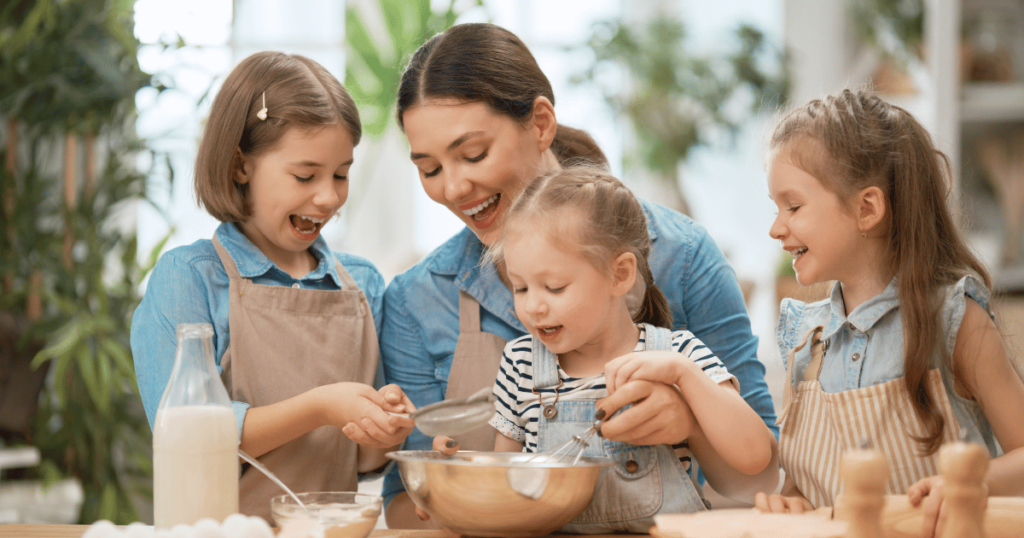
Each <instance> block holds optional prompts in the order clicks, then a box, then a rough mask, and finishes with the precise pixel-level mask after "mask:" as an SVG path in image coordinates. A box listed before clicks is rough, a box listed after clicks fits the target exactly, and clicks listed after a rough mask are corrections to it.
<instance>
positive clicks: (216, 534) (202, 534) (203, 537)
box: [192, 518, 227, 538]
mask: <svg viewBox="0 0 1024 538" xmlns="http://www.w3.org/2000/svg"><path fill="white" fill-rule="evenodd" d="M192 536H193V537H194V538H227V535H226V534H224V530H223V529H221V528H220V523H219V522H217V521H216V520H213V519H210V518H203V519H200V520H199V521H196V523H195V525H192Z"/></svg>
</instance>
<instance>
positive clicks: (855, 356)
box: [850, 353, 860, 362]
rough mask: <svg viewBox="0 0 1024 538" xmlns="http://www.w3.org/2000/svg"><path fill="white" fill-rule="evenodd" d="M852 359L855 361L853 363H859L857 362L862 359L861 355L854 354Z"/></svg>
mask: <svg viewBox="0 0 1024 538" xmlns="http://www.w3.org/2000/svg"><path fill="white" fill-rule="evenodd" d="M850 358H851V359H853V362H857V360H858V359H860V353H854V354H853V357H850Z"/></svg>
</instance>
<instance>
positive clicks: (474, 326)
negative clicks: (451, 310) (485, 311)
mask: <svg viewBox="0 0 1024 538" xmlns="http://www.w3.org/2000/svg"><path fill="white" fill-rule="evenodd" d="M472 332H480V303H478V302H476V299H474V298H473V296H472V295H470V294H468V293H466V292H465V291H462V290H459V334H463V333H472Z"/></svg>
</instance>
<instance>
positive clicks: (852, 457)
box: [835, 448, 889, 538]
mask: <svg viewBox="0 0 1024 538" xmlns="http://www.w3.org/2000/svg"><path fill="white" fill-rule="evenodd" d="M839 474H840V476H842V478H843V493H842V495H841V496H840V498H839V499H837V502H836V506H835V518H836V519H841V520H844V521H846V522H848V523H849V524H850V527H849V530H848V531H847V534H846V536H847V538H882V523H881V517H882V507H883V506H884V505H885V485H886V483H888V481H889V463H888V462H887V461H886V460H885V456H884V455H883V454H882V452H881V451H878V450H872V449H868V448H857V449H850V450H847V451H846V452H845V453H844V454H843V459H842V461H841V462H840V463H839Z"/></svg>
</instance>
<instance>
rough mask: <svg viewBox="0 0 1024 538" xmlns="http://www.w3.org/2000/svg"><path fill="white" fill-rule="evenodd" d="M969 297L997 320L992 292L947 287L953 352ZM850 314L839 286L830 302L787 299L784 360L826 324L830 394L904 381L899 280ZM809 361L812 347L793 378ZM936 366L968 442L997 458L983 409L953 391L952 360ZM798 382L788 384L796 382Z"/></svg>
mask: <svg viewBox="0 0 1024 538" xmlns="http://www.w3.org/2000/svg"><path fill="white" fill-rule="evenodd" d="M968 297H970V298H971V299H973V300H974V301H976V302H977V303H978V304H980V305H981V306H982V307H984V308H985V310H986V311H987V312H988V313H989V315H990V316H992V309H991V297H990V293H989V290H988V289H987V288H986V287H985V285H984V284H983V283H982V282H981V281H979V280H978V279H977V278H975V277H973V276H965V277H963V278H962V279H960V281H959V282H957V283H956V284H954V285H952V286H950V287H949V288H947V289H946V291H945V293H944V299H943V304H942V309H941V312H940V317H941V322H942V330H943V333H944V335H945V338H944V340H945V341H944V344H945V346H946V349H947V350H949V351H952V350H953V346H954V345H955V343H956V335H957V332H958V331H959V330H960V324H961V323H962V322H963V319H964V312H965V311H966V309H967V298H968ZM845 312H846V307H845V305H844V303H843V293H842V289H841V287H840V284H839V283H838V282H837V283H836V284H835V285H834V286H833V287H832V295H831V297H830V298H829V299H823V300H821V301H818V302H815V303H810V304H807V303H803V302H801V301H796V300H793V299H784V300H783V301H782V305H781V307H780V313H779V324H778V329H777V334H776V338H777V340H778V344H779V351H781V352H782V359H783V361H788V359H789V352H790V351H791V350H792V349H793V348H795V347H796V346H797V345H799V343H800V340H801V339H802V338H803V336H804V334H806V333H807V331H809V330H811V329H813V328H814V327H816V326H818V325H821V326H822V327H823V328H824V329H823V331H822V334H821V339H822V343H823V344H824V345H825V346H826V347H825V350H826V351H825V359H824V361H823V363H822V368H821V374H820V375H819V377H818V381H819V382H820V383H821V388H822V390H824V391H825V392H831V393H835V392H842V391H846V390H852V389H859V388H863V387H870V386H873V385H878V384H881V383H885V382H887V381H892V380H894V379H899V378H901V377H903V320H902V318H901V317H900V309H899V286H898V283H897V281H896V279H893V281H892V282H890V283H889V285H888V286H886V288H885V290H884V291H883V292H882V293H880V294H879V295H876V296H875V297H872V298H871V299H869V300H867V301H865V302H864V303H863V304H861V305H860V306H858V307H857V308H855V309H854V310H853V312H850V315H849V316H846V315H845ZM810 360H811V354H810V346H806V347H805V348H804V349H802V350H800V351H798V352H797V353H796V354H795V356H794V364H793V379H801V380H802V379H803V378H804V371H805V370H806V369H807V365H808V363H810ZM933 368H939V369H940V371H941V372H942V381H943V385H944V386H945V389H946V394H947V395H948V396H949V400H950V402H951V403H952V404H953V413H954V414H955V415H956V419H957V422H958V423H959V425H960V428H961V432H962V433H964V434H965V436H966V440H969V441H973V442H976V443H980V444H982V445H985V446H986V447H988V450H989V453H990V454H991V456H992V457H996V456H998V455H1000V454H1002V450H1001V448H1000V447H999V443H998V441H996V439H995V435H994V433H993V432H992V427H991V425H990V424H989V422H988V420H987V419H986V418H985V416H984V415H983V414H982V413H981V407H980V406H979V405H978V404H977V402H973V401H970V400H967V399H965V398H963V397H961V396H960V395H958V394H957V393H956V391H955V390H954V388H953V376H952V372H951V371H950V368H949V364H948V361H940V360H938V359H936V361H935V364H934V365H933ZM793 379H790V380H789V381H790V382H793Z"/></svg>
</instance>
